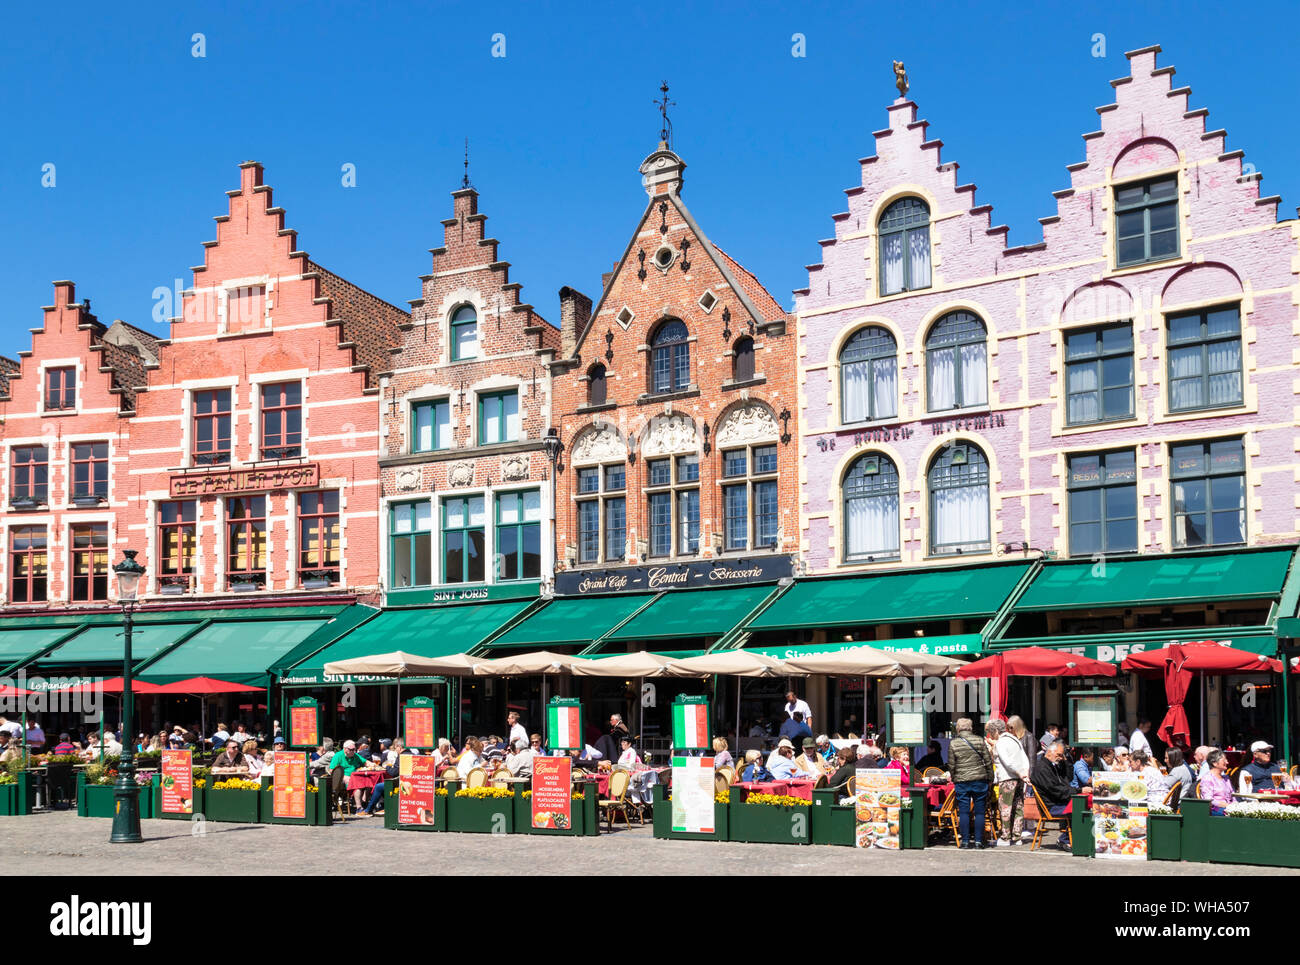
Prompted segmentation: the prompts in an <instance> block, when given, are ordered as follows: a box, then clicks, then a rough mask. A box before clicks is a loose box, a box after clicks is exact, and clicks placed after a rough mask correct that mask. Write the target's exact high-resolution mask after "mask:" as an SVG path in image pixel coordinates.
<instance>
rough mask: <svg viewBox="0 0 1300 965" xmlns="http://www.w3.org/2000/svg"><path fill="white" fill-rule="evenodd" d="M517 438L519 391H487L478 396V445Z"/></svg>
mask: <svg viewBox="0 0 1300 965" xmlns="http://www.w3.org/2000/svg"><path fill="white" fill-rule="evenodd" d="M518 438H519V392H518V391H517V390H515V389H511V390H510V391H509V392H489V393H485V394H483V395H480V396H479V397H478V441H479V445H483V446H486V445H491V444H492V443H494V442H515V441H516V440H517V439H518Z"/></svg>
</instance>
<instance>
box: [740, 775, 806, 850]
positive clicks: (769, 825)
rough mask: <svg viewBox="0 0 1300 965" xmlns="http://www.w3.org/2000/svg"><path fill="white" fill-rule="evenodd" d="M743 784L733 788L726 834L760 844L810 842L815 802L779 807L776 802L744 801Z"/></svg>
mask: <svg viewBox="0 0 1300 965" xmlns="http://www.w3.org/2000/svg"><path fill="white" fill-rule="evenodd" d="M743 794H744V788H739V787H733V788H732V789H731V803H730V805H729V808H730V813H728V815H727V834H728V839H729V840H731V841H749V842H754V843H757V844H810V843H811V842H812V814H811V811H812V806H811V805H809V806H808V807H780V806H778V805H775V804H745V803H743V801H742V799H741V798H742V795H743Z"/></svg>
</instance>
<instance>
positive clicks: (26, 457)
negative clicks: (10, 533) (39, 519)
mask: <svg viewBox="0 0 1300 965" xmlns="http://www.w3.org/2000/svg"><path fill="white" fill-rule="evenodd" d="M9 478H10V489H9V505H10V507H11V508H13V509H25V508H31V507H32V506H38V505H43V504H44V503H46V502H48V501H49V483H50V452H49V450H48V449H46V448H45V447H44V446H15V447H14V448H13V449H12V450H10V462H9Z"/></svg>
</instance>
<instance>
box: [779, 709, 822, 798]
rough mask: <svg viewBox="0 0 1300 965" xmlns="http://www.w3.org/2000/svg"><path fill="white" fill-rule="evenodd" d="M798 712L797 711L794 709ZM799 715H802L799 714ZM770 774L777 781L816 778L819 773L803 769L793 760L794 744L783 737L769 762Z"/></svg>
mask: <svg viewBox="0 0 1300 965" xmlns="http://www.w3.org/2000/svg"><path fill="white" fill-rule="evenodd" d="M796 713H798V711H796ZM800 716H803V715H802V714H800ZM771 771H772V776H773V777H774V778H776V779H777V780H778V781H789V780H805V779H806V780H813V781H815V780H817V778H818V777H819V775H817V774H812V773H810V772H808V771H805V770H804V769H803V768H801V767H800V766H799V765H798V764H796V763H795V760H794V745H793V744H791V743H790V742H789V741H788V740H785V739H784V738H782V739H781V742H780V743H778V744H777V745H776V757H775V758H774V759H773V761H772V762H771Z"/></svg>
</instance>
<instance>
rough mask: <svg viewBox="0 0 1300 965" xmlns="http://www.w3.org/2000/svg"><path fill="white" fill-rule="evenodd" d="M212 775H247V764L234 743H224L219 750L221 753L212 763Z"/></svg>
mask: <svg viewBox="0 0 1300 965" xmlns="http://www.w3.org/2000/svg"><path fill="white" fill-rule="evenodd" d="M212 773H213V774H228V775H239V776H241V777H242V776H243V775H245V774H247V773H248V763H247V762H246V761H245V760H244V755H243V752H242V751H241V750H240V747H239V745H238V744H236V743H235V742H234V741H226V743H225V745H224V746H223V747H222V748H221V753H220V754H218V755H217V757H216V760H214V761H213V762H212Z"/></svg>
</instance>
